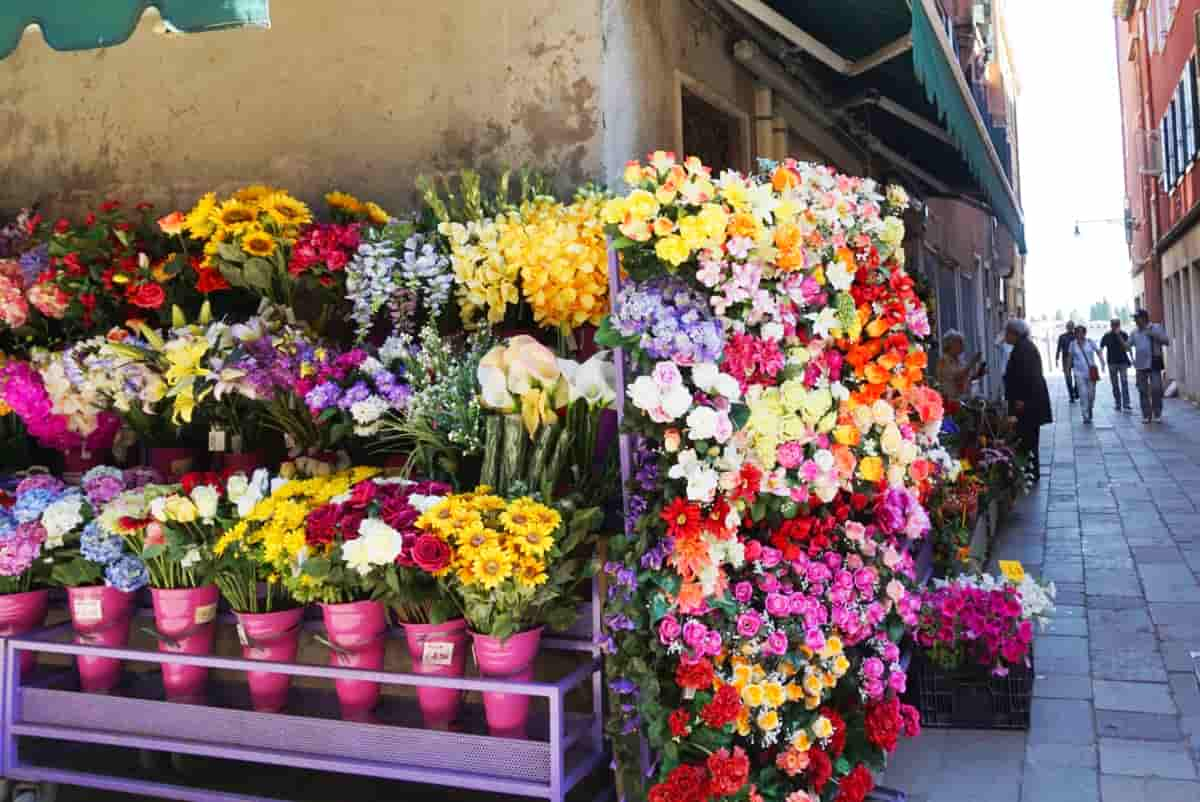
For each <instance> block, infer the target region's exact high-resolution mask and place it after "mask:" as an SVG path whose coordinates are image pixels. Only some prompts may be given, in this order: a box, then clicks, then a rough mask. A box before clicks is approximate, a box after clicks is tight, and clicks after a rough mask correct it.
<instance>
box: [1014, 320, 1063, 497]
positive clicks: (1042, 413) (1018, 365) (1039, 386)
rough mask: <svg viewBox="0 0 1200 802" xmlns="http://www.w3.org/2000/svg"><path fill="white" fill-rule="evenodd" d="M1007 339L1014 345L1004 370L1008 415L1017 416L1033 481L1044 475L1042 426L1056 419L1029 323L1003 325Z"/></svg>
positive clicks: (1022, 321)
mask: <svg viewBox="0 0 1200 802" xmlns="http://www.w3.org/2000/svg"><path fill="white" fill-rule="evenodd" d="M1004 340H1005V342H1007V343H1008V344H1009V345H1011V346H1012V353H1011V354H1010V355H1009V357H1008V365H1007V366H1006V367H1005V369H1004V396H1005V398H1007V399H1008V414H1009V415H1011V416H1013V417H1015V418H1016V419H1017V437H1018V439H1019V440H1020V444H1021V446H1022V447H1024V448H1025V450H1026V451H1027V452H1029V459H1030V461H1031V464H1032V465H1033V469H1034V470H1033V475H1034V480H1035V481H1036V480H1038V479H1040V478H1041V464H1040V462H1039V460H1038V448H1039V445H1040V442H1041V431H1042V427H1043V426H1045V425H1046V424H1047V423H1050V422H1051V421H1053V420H1054V418H1053V416H1052V415H1051V413H1050V391H1049V389H1047V387H1046V377H1045V375H1044V374H1043V373H1042V356H1041V354H1040V353H1038V349H1037V346H1036V345H1034V344H1033V342H1032V341H1031V340H1030V339H1029V324H1028V323H1026V322H1025V321H1024V320H1017V319H1013V320H1010V321H1008V323H1007V324H1006V325H1005V327H1004Z"/></svg>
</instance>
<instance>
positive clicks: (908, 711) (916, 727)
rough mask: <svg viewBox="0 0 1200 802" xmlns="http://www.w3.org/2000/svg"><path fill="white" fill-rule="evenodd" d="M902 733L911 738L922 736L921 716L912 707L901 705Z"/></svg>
mask: <svg viewBox="0 0 1200 802" xmlns="http://www.w3.org/2000/svg"><path fill="white" fill-rule="evenodd" d="M900 731H901V732H903V733H904V734H905V735H906V736H907V737H909V738H916V737H917V736H918V735H920V734H921V714H920V713H919V712H917V709H916V708H915V707H913V706H912V705H906V704H901V705H900Z"/></svg>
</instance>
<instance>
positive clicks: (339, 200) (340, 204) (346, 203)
mask: <svg viewBox="0 0 1200 802" xmlns="http://www.w3.org/2000/svg"><path fill="white" fill-rule="evenodd" d="M325 202H326V203H327V204H329V208H330V209H336V210H338V211H342V212H345V213H346V214H353V215H358V214H362V211H363V203H362V201H360V200H359V199H358V198H356V197H354V196H353V195H350V194H348V193H346V192H339V191H337V190H334V191H333V192H329V193H327V194H326V195H325Z"/></svg>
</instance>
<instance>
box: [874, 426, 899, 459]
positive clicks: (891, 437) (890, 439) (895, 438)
mask: <svg viewBox="0 0 1200 802" xmlns="http://www.w3.org/2000/svg"><path fill="white" fill-rule="evenodd" d="M903 442H904V437H903V436H902V435H901V434H900V427H899V426H897V425H896V424H894V423H889V424H888V425H887V426H886V427H884V430H883V434H882V435H880V437H879V448H880V449H881V450H882V451H883V453H884V454H887V455H888V456H889V457H895V456H898V455H899V454H900V445H901V443H903Z"/></svg>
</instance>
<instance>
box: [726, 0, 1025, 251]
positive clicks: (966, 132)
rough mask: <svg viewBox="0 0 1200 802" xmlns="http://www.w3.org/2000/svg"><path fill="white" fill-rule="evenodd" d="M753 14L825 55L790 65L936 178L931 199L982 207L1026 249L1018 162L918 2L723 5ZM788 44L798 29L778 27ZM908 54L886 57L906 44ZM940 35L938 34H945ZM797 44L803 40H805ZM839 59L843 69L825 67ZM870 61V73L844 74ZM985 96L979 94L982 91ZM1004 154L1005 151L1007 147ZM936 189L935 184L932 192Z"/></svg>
mask: <svg viewBox="0 0 1200 802" xmlns="http://www.w3.org/2000/svg"><path fill="white" fill-rule="evenodd" d="M730 1H731V2H732V3H733V4H735V5H737V6H741V7H744V8H745V9H746V10H747V11H750V13H751V14H752V15H755V16H758V19H759V20H760V21H762V22H764V23H768V24H769V21H768V17H766V16H763V15H757V14H754V9H755V7H756V6H762V5H766V6H768V7H769V9H770V10H771V11H773V12H774V13H776V14H778V15H780V16H782V17H783V18H785V19H786V21H787V22H788V23H791V25H793V26H795V28H796V29H799V31H800V32H802V33H803V35H804V37H809V38H811V39H815V40H816V41H817V42H819V43H820V44H821V45H823V46H824V47H825V48H826V52H825V53H824V55H822V54H820V53H814V52H811V49H806V48H805V46H804V45H803V43H802V42H797V41H796V40H795V39H793V40H792V41H793V44H796V45H797V47H796V48H795V50H793V54H794V55H792V56H789V57H790V58H797V59H799V60H800V62H801V66H803V68H804V69H805V71H806V72H807V73H808V74H809V75H810V76H812V77H813V78H815V79H817V81H818V82H819V83H820V85H821V87H822V88H823V89H824V90H825V91H826V92H827V93H828V95H829V97H828V98H827V100H828V101H829V102H830V103H831V105H832V106H833V107H835V108H838V109H841V110H842V113H843V114H845V115H848V116H849V117H850V118H851V119H852V120H854V121H855V122H857V124H858V125H859V126H860V127H861V128H862V129H863V130H864V131H866V132H867V133H869V135H870V136H871V137H873V138H875V139H876V140H878V141H879V142H880V143H881V144H882V145H884V146H886V148H888V149H889V150H890V151H891V152H892V153H895V154H899V155H900V156H902V157H903V158H904V159H906V160H907V161H908V162H909V163H910V164H911V165H913V166H915V167H916V168H918V169H919V170H920V171H921V172H922V173H923V174H924V175H925V176H929V177H932V178H934V179H936V184H934V185H931V192H932V194H950V195H963V196H967V197H970V198H972V199H974V200H978V201H980V202H983V203H986V204H987V205H988V206H989V207H991V209H992V210H993V212H994V214H995V215H996V217H997V218H998V219H999V220H1000V221H1001V222H1002V223H1003V224H1004V226H1005V227H1006V228H1007V229H1008V230H1009V231H1010V232H1011V233H1012V236H1013V239H1014V240H1015V241H1016V243H1017V244H1018V247H1019V248H1020V249H1021V251H1022V252H1024V251H1025V227H1024V221H1023V218H1022V215H1021V210H1020V202H1019V199H1018V198H1017V197H1016V194H1015V192H1014V191H1013V189H1012V187H1013V181H1012V178H1011V176H1013V175H1015V165H1013V164H1012V163H1011V159H1009V158H1008V156H1009V154H1008V153H1007V152H1004V153H1001V152H1000V151H999V150H997V145H1000V146H1001V147H1003V145H1004V139H1005V137H1004V129H1003V128H1002V127H999V126H993V121H992V118H991V115H990V114H988V113H987V112H986V110H985V109H982V108H981V107H980V105H979V103H980V102H985V101H983V99H982V98H980V100H978V101H977V100H976V98H975V97H973V96H972V93H971V89H970V88H969V87H967V85H966V82H965V79H964V80H963V82H962V83H960V82H959V79H960V78H961V77H962V71H961V69H960V68H959V66H958V63H957V58H956V57H955V56H954V55H953V54H951V53H948V52H947V51H948V48H949V46H950V45H949V39H948V38H947V39H946V40H945V42H943V41H942V39H941V38H940V37H939V35H938V33H939V31H937V30H935V29H934V27H933V25H934V24H937V25H939V26H940V21H936V20H935V21H933V22H932V23H931V20H930V18H929V16H928V14H927V13H926V4H925V3H924V2H923V1H922V0H744V2H743V1H742V0H730ZM779 33H780V35H781V36H782V37H783V38H785V39H788V38H789V34H791V35H795V34H796V31H795V30H792V31H786V30H780V31H779ZM905 36H911V47H910V48H907V49H903V48H897V50H895V51H892V53H889V54H888V55H887V57H885V58H881V59H878V60H876V59H875V57H876V56H877V55H878V54H880V53H884V52H887V51H888V48H889V47H891V46H894V45H895V44H897V43H899V42H900V41H901V40H902V38H903V37H905ZM943 36H944V33H943ZM804 37H800V38H802V39H803V38H804ZM837 59H840V60H841V61H842V62H843V63H842V64H840V65H839V64H837V63H830V62H831V60H834V61H836V60H837ZM866 63H869V64H870V66H869V67H863V68H861V69H853V68H852V69H846V67H847V66H849V65H862V64H866ZM981 94H982V93H981ZM1005 150H1007V149H1006V148H1005ZM938 185H940V186H938Z"/></svg>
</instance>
